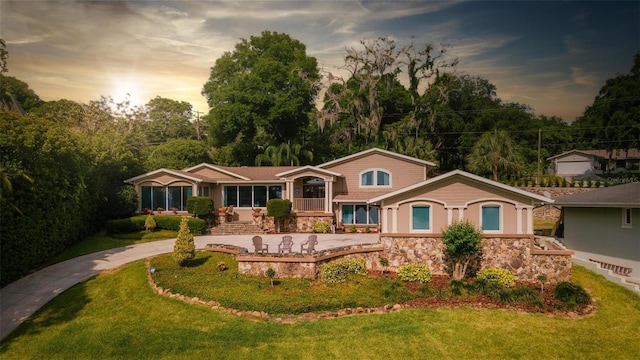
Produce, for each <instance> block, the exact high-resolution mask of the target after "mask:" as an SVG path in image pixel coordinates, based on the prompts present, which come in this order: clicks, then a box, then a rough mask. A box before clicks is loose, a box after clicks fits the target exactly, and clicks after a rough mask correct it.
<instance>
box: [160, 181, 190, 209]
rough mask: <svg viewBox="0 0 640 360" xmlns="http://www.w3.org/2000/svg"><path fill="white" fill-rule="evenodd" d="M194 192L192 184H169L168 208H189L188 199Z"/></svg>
mask: <svg viewBox="0 0 640 360" xmlns="http://www.w3.org/2000/svg"><path fill="white" fill-rule="evenodd" d="M192 194H193V189H192V188H191V186H169V187H167V200H168V206H167V207H166V209H167V210H170V209H172V208H176V209H178V210H179V211H184V210H187V199H188V198H190V197H191V196H192Z"/></svg>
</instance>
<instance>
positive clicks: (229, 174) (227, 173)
mask: <svg viewBox="0 0 640 360" xmlns="http://www.w3.org/2000/svg"><path fill="white" fill-rule="evenodd" d="M202 168H207V169H210V170H213V171H217V172H220V173H223V174H225V175H228V176H231V177H234V178H237V179H239V180H251V179H250V178H248V177H245V176H242V175H238V174H236V173H235V172H232V171H229V170H228V169H224V168H222V167H219V166H215V165H211V164H207V163H202V164H198V165H196V166H192V167H190V168H186V169H183V170H182V171H186V172H189V173H191V172H194V171H196V170H198V169H202Z"/></svg>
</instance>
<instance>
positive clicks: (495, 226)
mask: <svg viewBox="0 0 640 360" xmlns="http://www.w3.org/2000/svg"><path fill="white" fill-rule="evenodd" d="M480 225H481V226H482V230H484V231H487V232H499V231H500V230H501V229H500V206H499V205H484V206H482V212H481V219H480Z"/></svg>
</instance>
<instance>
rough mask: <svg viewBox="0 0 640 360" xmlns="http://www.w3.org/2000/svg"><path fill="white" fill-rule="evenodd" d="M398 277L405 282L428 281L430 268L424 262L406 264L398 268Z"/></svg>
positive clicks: (429, 279)
mask: <svg viewBox="0 0 640 360" xmlns="http://www.w3.org/2000/svg"><path fill="white" fill-rule="evenodd" d="M398 279H400V280H401V281H406V282H420V283H423V284H424V283H428V282H429V281H431V270H430V269H429V267H428V266H427V265H425V264H407V265H402V266H400V267H399V268H398Z"/></svg>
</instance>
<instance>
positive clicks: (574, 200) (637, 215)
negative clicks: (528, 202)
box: [554, 182, 640, 277]
mask: <svg viewBox="0 0 640 360" xmlns="http://www.w3.org/2000/svg"><path fill="white" fill-rule="evenodd" d="M554 205H560V206H562V223H563V229H562V232H561V233H558V234H557V236H558V237H561V238H563V243H564V245H565V246H566V247H567V248H569V249H571V250H574V251H575V256H574V257H575V258H578V259H582V260H585V261H588V260H589V259H592V260H594V261H599V262H602V263H606V264H610V265H611V266H613V265H616V266H620V267H621V268H620V269H614V270H616V271H618V272H624V269H622V268H628V269H632V274H633V276H634V277H640V275H638V274H640V182H632V183H628V184H623V185H617V186H612V187H607V188H601V189H596V190H593V191H590V192H585V193H578V194H573V195H567V196H563V197H559V198H557V199H555V202H554ZM626 271H629V270H626ZM627 275H628V274H627Z"/></svg>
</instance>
